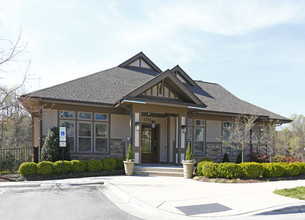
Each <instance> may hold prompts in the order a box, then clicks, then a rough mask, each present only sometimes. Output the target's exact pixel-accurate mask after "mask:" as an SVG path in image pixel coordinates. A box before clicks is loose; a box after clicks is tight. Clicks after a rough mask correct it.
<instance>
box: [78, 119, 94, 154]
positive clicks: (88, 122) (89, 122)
mask: <svg viewBox="0 0 305 220" xmlns="http://www.w3.org/2000/svg"><path fill="white" fill-rule="evenodd" d="M80 123H87V124H90V127H91V136H90V139H91V141H90V146H91V148H90V151H80V150H79V138H80V137H88V136H80V135H79V128H80V126H79V124H80ZM92 138H93V137H92V122H91V121H88V120H87V121H77V152H79V153H92Z"/></svg>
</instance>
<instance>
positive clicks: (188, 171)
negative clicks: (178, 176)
mask: <svg viewBox="0 0 305 220" xmlns="http://www.w3.org/2000/svg"><path fill="white" fill-rule="evenodd" d="M193 170H194V163H183V174H184V178H186V179H190V178H192V177H193Z"/></svg>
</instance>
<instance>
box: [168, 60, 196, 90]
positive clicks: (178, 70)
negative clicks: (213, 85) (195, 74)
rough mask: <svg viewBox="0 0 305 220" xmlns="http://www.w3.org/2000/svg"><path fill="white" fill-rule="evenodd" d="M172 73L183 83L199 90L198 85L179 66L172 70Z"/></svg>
mask: <svg viewBox="0 0 305 220" xmlns="http://www.w3.org/2000/svg"><path fill="white" fill-rule="evenodd" d="M171 72H172V73H174V74H175V76H176V77H177V78H178V79H179V80H180V81H182V82H184V83H187V84H189V85H191V86H193V87H195V88H199V86H198V85H197V83H196V82H195V81H194V80H193V79H192V78H191V77H190V76H189V75H188V74H187V73H186V72H185V71H184V70H183V69H182V68H181V67H180V66H179V65H178V64H177V65H176V66H175V67H174V68H172V69H171Z"/></svg>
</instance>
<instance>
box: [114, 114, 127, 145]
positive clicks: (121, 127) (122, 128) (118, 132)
mask: <svg viewBox="0 0 305 220" xmlns="http://www.w3.org/2000/svg"><path fill="white" fill-rule="evenodd" d="M129 120H130V117H129V115H117V114H111V126H110V127H111V138H115V139H126V137H129V135H130V128H129V123H130V122H129Z"/></svg>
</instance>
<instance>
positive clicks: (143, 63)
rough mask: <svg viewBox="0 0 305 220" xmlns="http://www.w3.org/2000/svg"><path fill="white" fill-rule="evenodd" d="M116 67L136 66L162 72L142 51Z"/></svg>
mask: <svg viewBox="0 0 305 220" xmlns="http://www.w3.org/2000/svg"><path fill="white" fill-rule="evenodd" d="M118 67H123V68H126V67H127V68H128V67H136V68H144V69H150V70H153V71H156V72H158V73H161V72H162V70H161V69H160V68H159V67H158V66H157V65H156V64H154V63H153V62H152V61H151V60H150V59H149V58H148V57H147V56H146V55H145V54H144V53H143V52H140V53H138V54H136V55H135V56H133V57H131V58H129V59H128V60H126V61H125V62H123V63H121V64H120V65H119V66H118Z"/></svg>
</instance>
